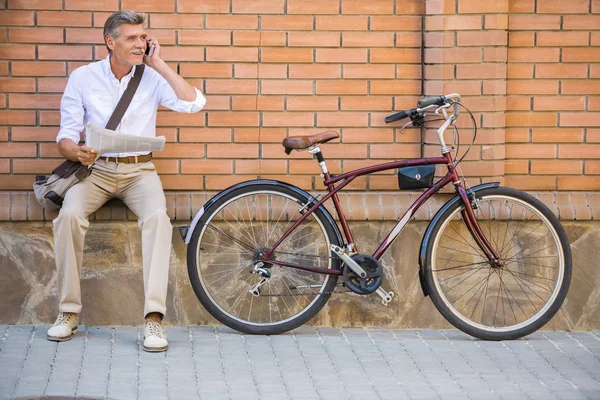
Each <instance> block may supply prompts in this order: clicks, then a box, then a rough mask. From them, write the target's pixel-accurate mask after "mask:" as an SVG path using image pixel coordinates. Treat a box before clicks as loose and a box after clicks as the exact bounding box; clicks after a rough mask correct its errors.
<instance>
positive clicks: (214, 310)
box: [187, 183, 341, 335]
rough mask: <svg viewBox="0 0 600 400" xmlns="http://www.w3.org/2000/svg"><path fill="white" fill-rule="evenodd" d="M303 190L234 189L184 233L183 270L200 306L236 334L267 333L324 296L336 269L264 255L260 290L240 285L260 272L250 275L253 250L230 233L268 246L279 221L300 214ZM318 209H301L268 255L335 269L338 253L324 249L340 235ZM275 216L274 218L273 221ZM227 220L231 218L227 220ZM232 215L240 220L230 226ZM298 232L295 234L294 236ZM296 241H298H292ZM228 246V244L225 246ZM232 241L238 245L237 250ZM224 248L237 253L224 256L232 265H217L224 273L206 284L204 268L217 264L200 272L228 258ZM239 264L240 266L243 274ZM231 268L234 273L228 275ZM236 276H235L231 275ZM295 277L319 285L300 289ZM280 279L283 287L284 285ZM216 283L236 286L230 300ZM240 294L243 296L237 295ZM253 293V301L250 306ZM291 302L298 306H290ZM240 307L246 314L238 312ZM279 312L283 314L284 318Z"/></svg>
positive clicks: (300, 319)
mask: <svg viewBox="0 0 600 400" xmlns="http://www.w3.org/2000/svg"><path fill="white" fill-rule="evenodd" d="M308 196H309V195H308V194H306V192H303V191H301V190H300V189H298V188H294V187H290V186H289V185H287V184H281V183H261V184H256V185H250V186H245V187H241V188H239V189H234V190H232V191H231V192H230V193H229V194H227V195H225V196H223V197H222V198H220V199H219V200H218V201H216V202H215V203H214V204H212V205H210V206H209V208H208V209H207V210H205V212H204V214H203V216H202V218H201V219H200V221H199V223H198V225H197V226H196V227H195V229H194V232H193V233H192V237H191V240H190V243H189V246H188V253H187V259H188V274H189V278H190V282H191V284H192V287H193V289H194V292H195V294H196V296H197V297H198V299H199V300H200V302H201V303H202V305H203V306H204V307H205V308H206V310H207V311H208V312H209V313H210V314H211V315H212V316H213V317H214V318H215V319H217V320H218V321H219V322H221V323H223V324H225V325H226V326H228V327H230V328H232V329H235V330H237V331H240V332H243V333H248V334H263V335H274V334H279V333H283V332H286V331H289V330H292V329H294V328H297V327H299V326H301V325H303V324H304V323H306V322H307V321H309V320H310V319H311V318H313V317H314V316H315V315H316V314H317V313H318V312H319V311H320V310H321V309H322V308H323V306H324V305H325V304H326V303H327V301H328V300H329V298H330V296H331V293H332V292H333V290H334V289H335V287H336V283H337V276H336V275H324V274H317V273H312V272H306V271H302V270H298V269H294V268H290V267H281V266H277V265H275V264H270V265H269V264H268V262H266V263H265V268H268V269H269V271H270V272H271V278H269V280H268V281H267V283H265V284H264V285H263V286H261V294H260V296H258V297H256V296H253V295H252V294H250V293H249V292H248V289H251V288H252V286H253V285H254V284H256V283H257V282H258V281H259V280H260V278H261V277H260V276H258V275H257V274H251V273H250V270H251V269H252V264H253V263H254V262H255V255H256V253H254V252H253V254H252V257H251V256H250V254H249V253H250V249H249V248H246V247H243V246H242V245H240V244H239V243H237V242H234V241H233V240H232V239H231V238H230V237H233V238H234V239H236V240H238V241H239V242H242V243H244V244H245V245H249V244H251V245H252V248H253V249H254V250H260V249H268V248H270V247H271V246H272V245H273V244H274V243H275V242H276V240H278V239H279V237H280V235H282V234H283V233H284V232H285V230H286V229H287V227H290V226H291V225H292V222H293V221H295V220H297V218H299V217H300V215H301V214H300V212H299V209H300V208H301V207H302V205H304V204H306V203H307V202H308V201H309V197H308ZM265 204H266V206H265ZM313 204H314V203H313ZM240 205H241V207H240ZM244 207H245V209H244ZM232 210H233V211H232ZM261 210H262V211H261ZM265 211H266V212H265ZM326 213H327V211H326V210H325V209H324V208H322V207H320V208H318V209H317V210H315V211H314V212H313V213H312V214H311V215H309V216H308V217H307V219H306V220H305V221H303V223H302V224H300V225H299V226H298V227H297V228H296V229H295V230H294V231H293V232H292V233H291V234H290V236H289V237H288V238H287V239H286V240H285V241H284V242H282V244H281V245H280V246H279V247H278V249H277V251H276V252H275V253H274V255H275V257H276V259H277V260H280V261H281V260H282V259H287V260H288V261H289V260H294V259H300V260H304V262H305V264H306V262H307V259H308V260H310V262H312V263H313V264H314V263H317V264H319V265H320V266H321V267H323V263H326V265H325V267H326V268H333V269H337V270H339V269H341V262H340V260H339V259H337V258H335V257H332V256H331V252H330V250H329V246H330V245H331V244H335V245H337V246H339V245H340V244H341V243H340V238H341V235H340V232H339V229H338V227H337V225H335V223H334V222H333V220H332V219H331V217H330V216H329V217H328V213H327V214H326ZM242 218H245V219H244V221H245V222H244V223H245V225H244V224H242V221H240V219H242ZM276 218H277V221H275V219H276ZM227 219H230V220H232V222H228V221H227ZM236 221H237V222H236ZM238 222H239V223H240V225H239V227H238V228H234V227H233V225H234V224H235V225H238V224H237V223H238ZM269 223H272V224H271V225H270V224H269ZM283 225H285V227H284V226H283ZM284 228H285V229H284ZM236 229H237V230H236ZM218 231H220V232H218ZM215 232H216V233H215ZM299 232H300V234H301V235H302V236H301V235H298V233H299ZM312 233H316V235H315V236H316V237H315V238H312V236H313V235H312ZM228 236H229V237H228ZM242 237H243V238H244V239H243V241H242V240H241V238H242ZM246 242H247V243H246ZM299 244H301V245H302V246H303V247H298V246H299ZM232 245H233V247H231V246H232ZM214 246H220V247H214ZM237 248H243V249H244V250H243V251H241V250H240V251H238V250H237ZM291 249H292V250H291ZM222 250H226V252H225V253H224V252H223V251H222ZM311 251H314V252H317V254H310V252H311ZM231 252H233V253H237V254H233V255H234V256H235V257H238V260H236V261H235V262H233V263H231V264H234V266H233V267H232V268H231V269H232V271H222V272H225V273H229V274H230V276H229V278H230V279H227V280H226V281H222V282H219V285H222V287H221V288H220V289H218V286H219V285H217V281H213V283H214V285H211V282H210V279H209V278H208V276H209V275H208V274H209V273H215V274H217V273H219V271H218V270H217V271H216V272H207V270H208V269H209V267H213V268H214V267H215V264H218V263H214V261H224V260H226V259H227V260H229V261H230V257H231V255H232V254H231ZM224 254H226V256H225V258H223V255H224ZM251 258H252V259H251ZM325 260H326V261H325ZM226 264H227V263H226ZM244 268H245V269H246V270H247V271H248V272H247V273H246V272H245V271H244ZM235 271H237V272H235ZM231 274H234V275H233V276H231ZM238 277H243V278H240V279H238ZM219 279H225V278H223V277H221V278H219ZM298 282H310V284H311V285H320V287H319V288H318V290H317V289H315V290H313V288H309V289H302V290H304V291H303V292H300V289H297V288H296V289H294V285H295V286H296V287H301V286H303V285H298ZM290 285H291V286H290ZM211 286H215V287H214V288H213V287H211ZM286 286H287V289H288V291H289V293H288V292H285V289H286ZM223 288H227V289H228V290H235V292H234V293H236V294H237V293H239V295H238V298H236V300H235V303H232V302H233V301H234V300H233V299H229V298H225V297H224V296H221V295H219V296H218V295H217V293H218V292H216V291H215V290H217V289H218V290H221V291H222V290H224V289H223ZM297 292H298V293H300V294H297ZM273 293H275V294H273ZM284 295H285V296H284ZM230 297H231V296H230ZM296 297H303V298H300V302H301V303H306V304H305V306H304V307H302V305H301V304H300V302H299V301H298V299H296ZM241 298H243V300H240V299H241ZM261 298H262V299H261ZM286 298H290V299H295V300H294V301H295V302H296V304H294V302H293V301H292V300H289V303H291V305H292V309H290V306H289V304H288V302H287V301H286ZM265 299H268V300H265ZM246 300H249V301H250V305H249V306H247V304H244V303H242V302H243V301H246ZM255 300H256V306H255V307H254V310H253V304H255V303H254V301H255ZM230 303H231V304H230ZM242 304H243V305H242ZM256 307H260V316H259V317H256V314H257V313H258V312H259V311H257V310H256ZM294 307H297V308H301V309H300V311H299V312H296V313H295V312H294V310H293V309H294ZM264 308H267V309H268V312H269V317H270V320H269V321H262V318H263V311H264V312H266V311H265V310H264ZM286 309H287V310H286ZM275 310H277V311H278V312H279V315H280V316H281V318H280V320H275V319H274V318H273V314H275V316H276V313H275V312H274V311H275ZM282 310H283V311H282ZM246 312H247V314H248V315H247V316H245V315H243V314H245V313H246ZM286 313H288V314H290V315H289V316H287V317H286V318H284V316H285V315H287V314H286ZM265 318H266V315H265Z"/></svg>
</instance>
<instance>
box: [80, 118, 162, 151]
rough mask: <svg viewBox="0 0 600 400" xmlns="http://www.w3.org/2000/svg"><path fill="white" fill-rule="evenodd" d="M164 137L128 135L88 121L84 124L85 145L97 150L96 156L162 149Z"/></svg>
mask: <svg viewBox="0 0 600 400" xmlns="http://www.w3.org/2000/svg"><path fill="white" fill-rule="evenodd" d="M165 142H166V138H165V137H164V136H159V137H153V138H152V137H143V136H136V135H129V134H127V133H121V132H116V131H111V130H110V129H104V128H100V127H99V126H96V125H94V124H92V123H90V122H88V124H87V125H86V130H85V145H86V146H88V147H91V148H92V149H94V150H96V151H97V152H98V157H100V156H101V155H102V154H107V153H133V152H137V151H140V152H150V151H152V152H154V151H162V150H163V149H164V148H165Z"/></svg>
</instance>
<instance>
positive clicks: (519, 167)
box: [504, 160, 529, 175]
mask: <svg viewBox="0 0 600 400" xmlns="http://www.w3.org/2000/svg"><path fill="white" fill-rule="evenodd" d="M504 171H505V173H506V174H507V175H523V174H529V161H528V160H506V161H505V162H504Z"/></svg>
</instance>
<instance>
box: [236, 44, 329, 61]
mask: <svg viewBox="0 0 600 400" xmlns="http://www.w3.org/2000/svg"><path fill="white" fill-rule="evenodd" d="M235 50H239V49H235ZM317 51H318V50H317ZM261 61H262V62H274V63H298V62H313V51H312V49H292V48H263V49H261Z"/></svg>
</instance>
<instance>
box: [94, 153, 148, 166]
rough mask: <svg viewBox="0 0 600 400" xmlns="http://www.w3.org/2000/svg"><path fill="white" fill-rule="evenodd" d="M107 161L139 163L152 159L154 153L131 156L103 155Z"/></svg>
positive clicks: (103, 158)
mask: <svg viewBox="0 0 600 400" xmlns="http://www.w3.org/2000/svg"><path fill="white" fill-rule="evenodd" d="M101 159H102V160H104V161H106V162H114V163H117V164H138V163H144V162H148V161H150V160H152V153H150V154H146V155H143V156H129V157H101Z"/></svg>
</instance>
